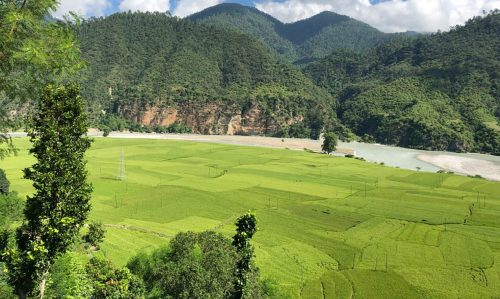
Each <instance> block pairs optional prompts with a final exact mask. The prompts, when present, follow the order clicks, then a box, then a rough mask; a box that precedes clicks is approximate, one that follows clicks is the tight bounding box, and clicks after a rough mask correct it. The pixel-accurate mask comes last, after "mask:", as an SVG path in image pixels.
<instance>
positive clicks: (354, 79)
mask: <svg viewBox="0 0 500 299" xmlns="http://www.w3.org/2000/svg"><path fill="white" fill-rule="evenodd" d="M499 28H500V13H499V12H498V11H494V12H491V13H490V14H489V15H486V16H483V17H476V18H473V19H471V20H470V21H468V22H467V23H466V24H465V26H456V27H455V28H453V29H452V30H451V31H449V32H444V33H436V34H433V35H429V36H420V37H418V38H412V39H410V38H403V37H401V38H396V39H392V40H391V41H390V42H387V43H384V44H382V45H381V46H379V47H377V48H375V49H373V50H371V51H368V52H367V53H364V54H360V53H353V52H350V51H346V50H343V51H336V52H334V53H332V54H331V55H330V56H328V57H327V58H325V59H323V60H321V61H319V62H318V63H314V64H312V65H310V66H308V67H306V68H305V70H304V72H305V73H306V74H307V75H309V76H310V77H311V78H313V80H314V81H315V82H316V83H317V84H318V85H320V86H323V87H325V88H327V89H328V90H329V91H330V93H331V94H332V95H334V96H335V97H337V98H338V99H339V102H340V103H341V104H340V109H339V110H338V112H339V118H340V119H341V121H342V122H343V123H344V124H345V125H346V126H347V127H349V128H350V129H352V131H353V132H354V133H356V134H357V135H359V136H363V135H365V136H367V138H368V139H369V138H373V139H374V140H375V141H377V142H380V143H386V144H394V145H399V146H406V147H413V148H420V149H432V150H450V151H479V152H486V153H493V154H500V147H499V145H500V135H499V132H498V131H495V129H494V128H491V127H489V126H488V125H487V123H488V122H491V121H493V122H496V121H498V119H499V115H497V113H498V111H499V107H500V64H499V63H500V51H498V49H499V48H500V29H499Z"/></svg>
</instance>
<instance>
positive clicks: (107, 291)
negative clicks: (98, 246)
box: [86, 257, 144, 299]
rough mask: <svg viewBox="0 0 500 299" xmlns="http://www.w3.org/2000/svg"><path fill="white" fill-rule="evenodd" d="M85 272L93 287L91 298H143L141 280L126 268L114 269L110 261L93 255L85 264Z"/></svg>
mask: <svg viewBox="0 0 500 299" xmlns="http://www.w3.org/2000/svg"><path fill="white" fill-rule="evenodd" d="M86 272H87V276H88V278H89V280H90V281H91V284H92V285H93V288H94V290H93V292H92V296H91V297H90V298H91V299H103V298H117V299H118V298H127V299H140V298H144V285H143V283H142V281H141V280H140V279H138V278H137V277H136V276H135V275H132V274H131V273H130V270H129V269H127V268H123V269H116V268H114V267H113V264H111V262H110V261H108V260H105V259H102V258H96V257H94V258H92V259H91V260H90V261H89V263H88V264H87V266H86Z"/></svg>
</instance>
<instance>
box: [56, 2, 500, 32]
mask: <svg viewBox="0 0 500 299" xmlns="http://www.w3.org/2000/svg"><path fill="white" fill-rule="evenodd" d="M60 2H61V5H60V8H59V9H58V11H56V12H55V16H56V17H61V16H62V15H64V14H66V13H68V12H69V11H75V12H77V13H79V14H80V15H82V16H84V17H90V16H102V15H109V14H112V13H114V12H118V11H128V10H132V11H162V12H165V11H167V10H169V11H170V12H171V13H172V14H173V15H176V16H179V17H185V16H187V15H190V14H193V13H196V12H198V11H201V10H203V9H205V8H207V7H210V6H213V5H216V4H219V3H222V2H233V3H240V4H243V5H248V6H255V7H256V8H257V9H259V10H261V11H263V12H266V13H268V14H270V15H272V16H274V17H275V18H277V19H279V20H281V21H282V22H286V23H289V22H295V21H298V20H301V19H305V18H308V17H311V16H313V15H315V14H318V13H320V12H322V11H333V12H336V13H339V14H344V15H348V16H350V17H352V18H355V19H357V20H360V21H363V22H365V23H367V24H369V25H371V26H373V27H375V28H378V29H379V30H381V31H384V32H402V31H407V30H413V31H421V32H422V31H423V32H433V31H437V30H448V29H449V28H450V27H451V26H455V25H460V24H464V23H465V22H466V21H467V20H468V19H470V18H472V17H474V16H477V15H481V14H482V12H483V11H490V10H492V9H500V0H229V1H226V0H60Z"/></svg>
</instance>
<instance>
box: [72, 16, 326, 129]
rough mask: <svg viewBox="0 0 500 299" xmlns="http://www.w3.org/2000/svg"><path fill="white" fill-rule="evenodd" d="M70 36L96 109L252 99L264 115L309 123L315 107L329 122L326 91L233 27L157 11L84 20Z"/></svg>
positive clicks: (244, 103) (114, 110) (87, 95)
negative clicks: (74, 40)
mask: <svg viewBox="0 0 500 299" xmlns="http://www.w3.org/2000/svg"><path fill="white" fill-rule="evenodd" d="M78 36H79V39H80V43H81V50H82V55H83V58H84V59H85V60H86V61H87V62H88V65H89V68H88V70H87V72H86V73H85V74H84V79H83V80H82V81H83V93H84V96H85V98H86V99H88V101H89V103H90V106H91V109H92V110H93V111H94V112H95V113H96V114H99V113H100V111H101V110H103V109H104V110H107V111H108V112H111V113H115V114H123V111H124V110H127V109H132V110H136V112H138V113H139V114H140V112H141V110H143V109H145V107H147V106H155V107H159V108H160V109H162V108H165V107H178V106H183V105H185V104H186V103H188V102H189V103H192V102H194V103H195V105H196V103H215V105H218V106H221V105H222V106H224V105H227V106H230V105H233V106H235V105H236V106H237V107H239V108H238V109H239V111H240V112H241V111H243V110H245V109H248V107H250V106H252V105H253V104H254V103H258V104H259V105H260V107H261V108H260V109H261V110H263V113H264V114H265V116H266V118H268V119H270V120H274V119H276V118H278V117H281V118H283V119H294V118H297V117H298V118H300V119H301V120H302V119H304V118H305V122H304V123H305V126H307V127H311V126H313V124H311V123H310V122H312V121H314V119H313V118H312V117H309V118H308V117H307V114H308V113H309V112H310V111H311V108H312V107H317V106H320V107H322V109H321V110H322V111H323V112H325V113H326V114H327V117H326V118H328V119H329V120H330V121H334V119H335V112H334V109H335V106H336V104H335V101H334V100H333V98H332V97H331V96H330V95H329V94H328V93H327V92H326V91H324V90H323V89H321V88H319V87H317V86H316V85H314V83H312V81H311V80H310V79H308V78H307V77H306V76H304V75H303V74H302V73H301V72H300V71H298V70H296V69H294V68H293V67H292V66H290V65H286V64H284V63H282V62H280V61H279V60H278V59H277V58H276V57H274V56H273V55H272V54H271V52H270V51H269V50H268V49H267V48H266V46H264V45H263V44H262V43H261V42H259V41H258V40H256V39H254V38H251V37H249V36H247V35H244V34H241V33H238V32H235V31H228V30H225V29H222V28H217V27H214V26H209V25H202V24H196V23H193V22H190V21H185V20H180V19H178V18H173V17H169V16H167V15H165V14H160V13H120V14H115V15H112V16H109V17H106V18H96V19H91V20H89V21H87V22H85V23H84V24H83V25H82V26H81V28H80V29H79V33H78ZM191 112H192V111H191ZM299 116H300V117H299ZM308 119H309V120H310V121H308ZM288 123H291V122H290V121H288ZM280 130H286V128H281V127H280V128H277V129H276V130H275V131H276V132H277V131H280Z"/></svg>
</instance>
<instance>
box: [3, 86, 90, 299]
mask: <svg viewBox="0 0 500 299" xmlns="http://www.w3.org/2000/svg"><path fill="white" fill-rule="evenodd" d="M27 131H28V135H29V136H30V140H31V142H32V143H33V147H32V148H31V149H30V153H31V154H32V155H33V156H34V157H35V158H36V159H37V162H36V163H35V164H34V165H33V166H32V167H30V168H26V169H25V170H24V176H25V178H26V179H29V180H32V181H33V186H34V187H35V190H36V192H35V194H34V195H32V196H28V198H27V201H26V208H25V211H24V214H25V219H26V222H24V223H23V224H22V225H21V226H20V227H19V228H18V229H17V234H16V242H15V243H16V244H15V246H10V247H8V248H6V249H5V250H4V252H3V255H2V259H3V262H4V263H5V264H6V266H7V269H8V271H9V272H8V275H9V277H8V280H9V283H10V284H11V285H12V287H13V288H14V289H15V291H16V293H17V294H18V295H19V296H20V297H21V298H24V297H25V296H27V295H28V294H32V293H33V292H34V291H35V290H36V289H37V285H38V284H40V285H41V289H40V290H39V291H40V293H41V294H43V291H44V289H43V284H44V282H45V280H46V278H47V275H48V273H49V269H50V267H51V265H52V264H53V263H54V261H55V260H56V259H57V257H58V256H60V255H61V254H63V253H64V252H66V250H67V249H68V247H69V246H70V245H71V244H72V242H73V240H74V238H75V237H76V236H77V235H78V232H79V229H80V227H81V226H82V225H83V223H84V222H85V219H86V218H87V214H88V211H89V210H90V204H89V200H90V194H91V192H92V187H91V185H90V184H89V183H87V181H86V179H87V172H86V170H85V165H86V162H85V160H84V155H85V152H86V150H87V149H88V148H89V147H90V144H91V140H90V139H88V138H86V137H83V136H85V134H86V132H87V122H86V116H85V113H84V111H83V100H82V99H81V97H80V95H79V89H78V88H77V87H76V86H74V85H69V86H65V87H55V86H53V85H49V86H47V87H46V88H45V89H44V92H43V96H42V97H41V99H40V101H39V104H38V107H37V112H36V114H35V115H34V117H33V119H32V121H31V122H30V124H29V126H28V128H27Z"/></svg>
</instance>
